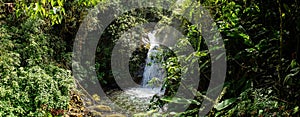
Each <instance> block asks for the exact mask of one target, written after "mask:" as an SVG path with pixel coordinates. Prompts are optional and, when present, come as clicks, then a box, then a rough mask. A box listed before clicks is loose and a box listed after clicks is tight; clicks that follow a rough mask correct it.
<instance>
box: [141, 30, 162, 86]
mask: <svg viewBox="0 0 300 117" xmlns="http://www.w3.org/2000/svg"><path fill="white" fill-rule="evenodd" d="M155 33H156V32H155V31H153V32H150V33H148V37H149V40H150V49H149V51H148V53H147V59H146V65H145V69H144V74H143V82H142V86H143V87H150V86H151V85H152V86H151V87H152V88H153V87H156V88H160V87H161V84H162V80H163V78H164V77H165V71H164V69H163V68H162V65H161V62H162V59H161V57H159V56H161V51H159V44H157V40H156V38H155V36H154V35H155ZM153 78H155V79H154V81H155V82H152V83H150V84H149V81H150V80H153Z"/></svg>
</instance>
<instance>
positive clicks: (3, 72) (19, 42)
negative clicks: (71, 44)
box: [0, 19, 72, 116]
mask: <svg viewBox="0 0 300 117" xmlns="http://www.w3.org/2000/svg"><path fill="white" fill-rule="evenodd" d="M42 24H43V22H42V21H41V20H35V19H28V20H27V21H26V22H24V23H22V25H21V26H19V27H14V26H11V27H10V26H7V25H1V27H0V39H1V40H0V47H1V49H0V116H44V115H46V114H47V113H48V112H50V111H51V110H57V109H66V108H67V105H68V102H69V90H70V88H71V87H72V77H71V72H70V71H68V70H65V69H62V68H59V67H58V66H56V63H55V60H54V59H53V58H51V55H53V54H54V51H53V49H52V47H51V46H50V43H49V42H51V41H52V40H54V39H55V38H56V37H53V36H50V35H47V34H44V33H43V30H41V26H42Z"/></svg>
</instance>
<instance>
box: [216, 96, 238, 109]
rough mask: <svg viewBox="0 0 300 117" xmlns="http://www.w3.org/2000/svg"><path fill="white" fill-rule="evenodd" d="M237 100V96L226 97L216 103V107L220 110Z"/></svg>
mask: <svg viewBox="0 0 300 117" xmlns="http://www.w3.org/2000/svg"><path fill="white" fill-rule="evenodd" d="M235 101H236V98H230V99H226V100H224V101H222V102H220V103H218V104H217V105H215V106H214V108H215V109H217V110H218V111H220V110H223V109H224V108H226V107H228V106H230V105H231V104H233V103H234V102H235Z"/></svg>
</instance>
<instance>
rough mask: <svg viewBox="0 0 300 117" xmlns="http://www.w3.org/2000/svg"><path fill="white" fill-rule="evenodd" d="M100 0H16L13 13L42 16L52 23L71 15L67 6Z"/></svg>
mask: <svg viewBox="0 0 300 117" xmlns="http://www.w3.org/2000/svg"><path fill="white" fill-rule="evenodd" d="M99 2H100V0H76V1H68V0H39V1H27V0H20V1H17V2H16V7H15V8H16V10H15V15H16V17H17V18H19V17H31V18H43V19H45V20H46V19H48V20H49V21H50V22H51V24H52V25H54V24H60V23H62V21H63V20H69V19H65V18H66V16H68V15H72V12H68V11H66V10H69V8H68V7H69V6H75V7H79V8H80V7H92V6H95V5H97V3H99Z"/></svg>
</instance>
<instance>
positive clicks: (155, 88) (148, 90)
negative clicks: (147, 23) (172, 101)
mask: <svg viewBox="0 0 300 117" xmlns="http://www.w3.org/2000/svg"><path fill="white" fill-rule="evenodd" d="M155 33H156V31H152V32H150V33H148V38H149V42H150V49H149V51H148V53H147V58H146V65H145V68H144V73H143V80H142V84H141V85H142V86H141V87H132V88H128V89H125V90H123V91H114V92H112V93H110V97H111V98H112V99H113V100H114V101H116V103H120V105H119V106H125V107H123V108H127V109H128V108H132V109H133V110H132V111H135V112H144V111H146V110H147V108H148V107H149V104H150V99H151V98H152V96H153V95H155V94H159V95H161V94H162V93H163V92H164V91H161V86H162V83H163V82H162V81H163V78H164V77H165V70H164V69H163V68H162V57H159V56H161V54H162V51H160V45H159V44H158V42H157V41H158V40H157V39H156V38H155ZM153 78H155V81H157V82H151V83H150V82H149V81H152V80H153ZM153 83H154V84H153ZM128 101H132V102H128Z"/></svg>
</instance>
